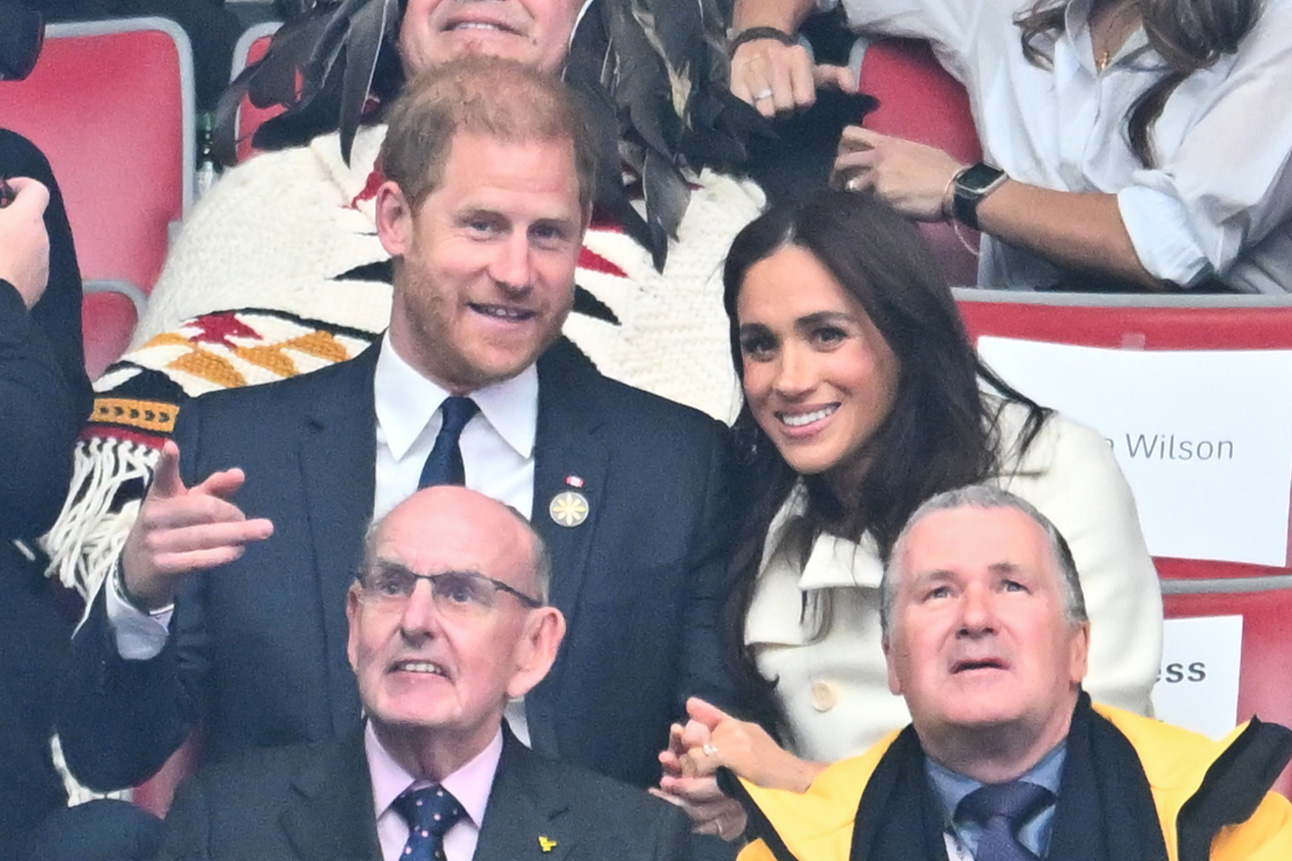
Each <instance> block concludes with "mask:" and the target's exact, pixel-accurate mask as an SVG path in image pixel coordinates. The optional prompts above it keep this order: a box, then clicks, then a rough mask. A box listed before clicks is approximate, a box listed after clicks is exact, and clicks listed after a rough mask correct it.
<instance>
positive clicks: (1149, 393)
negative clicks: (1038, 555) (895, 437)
mask: <svg viewBox="0 0 1292 861" xmlns="http://www.w3.org/2000/svg"><path fill="white" fill-rule="evenodd" d="M978 351H979V353H980V354H981V355H982V357H983V360H984V361H986V363H987V364H988V365H990V366H991V367H992V368H993V369H994V370H995V371H996V372H997V373H999V374H1000V375H1001V377H1003V378H1004V379H1005V380H1006V381H1008V382H1009V383H1010V384H1011V385H1013V386H1014V387H1015V388H1017V389H1018V390H1019V391H1021V392H1023V393H1024V394H1026V395H1028V396H1029V397H1031V398H1033V399H1034V400H1036V401H1037V402H1038V403H1040V404H1041V405H1043V406H1047V407H1053V408H1054V409H1056V410H1058V411H1059V412H1061V413H1063V414H1064V415H1066V416H1068V417H1070V418H1072V419H1075V420H1076V421H1079V422H1081V423H1082V424H1085V425H1088V426H1089V427H1092V428H1094V429H1095V430H1097V431H1099V432H1100V433H1101V434H1103V435H1104V437H1105V438H1107V440H1108V444H1109V445H1111V446H1112V448H1113V452H1114V454H1115V455H1116V457H1117V461H1118V463H1119V464H1121V468H1122V471H1123V472H1124V473H1125V474H1126V478H1127V480H1128V481H1129V482H1130V485H1131V488H1132V489H1133V490H1134V492H1135V502H1136V504H1137V505H1138V507H1139V515H1140V523H1141V524H1142V526H1143V528H1144V538H1145V540H1146V541H1147V542H1148V549H1149V552H1150V553H1152V554H1153V555H1154V556H1175V557H1180V558H1183V559H1212V560H1219V561H1226V562H1248V563H1252V564H1256V565H1270V566H1275V567H1284V566H1287V565H1288V564H1289V562H1290V560H1289V553H1288V549H1289V544H1288V517H1289V499H1290V498H1292V350H1239V351H1230V350H1196V351H1153V350H1147V351H1143V350H1114V349H1105V348H1102V347H1078V346H1072V345H1069V344H1050V343H1043V342H1039V341H1021V340H1017V339H1013V338H996V337H983V338H981V339H979V341H978Z"/></svg>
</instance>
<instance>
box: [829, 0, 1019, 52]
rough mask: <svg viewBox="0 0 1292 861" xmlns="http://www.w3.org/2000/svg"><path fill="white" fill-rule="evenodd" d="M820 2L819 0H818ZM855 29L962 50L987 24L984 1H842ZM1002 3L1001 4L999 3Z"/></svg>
mask: <svg viewBox="0 0 1292 861" xmlns="http://www.w3.org/2000/svg"><path fill="white" fill-rule="evenodd" d="M818 2H819V0H818ZM839 2H842V4H843V8H844V11H845V12H846V13H847V15H848V26H849V27H851V28H852V29H854V30H860V31H865V32H868V33H874V34H878V35H884V36H900V37H903V38H908V39H928V40H929V41H931V42H934V43H936V44H938V45H942V46H945V47H947V48H950V49H952V50H953V51H955V52H957V53H959V52H960V48H961V43H962V42H963V41H964V40H965V39H966V38H970V34H971V33H972V31H974V30H976V29H977V28H978V27H979V26H981V25H982V24H984V23H986V22H985V21H984V10H983V9H982V6H983V2H982V0H950V2H945V0H839ZM997 5H999V4H997Z"/></svg>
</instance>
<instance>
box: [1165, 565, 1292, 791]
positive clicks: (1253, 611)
mask: <svg viewBox="0 0 1292 861" xmlns="http://www.w3.org/2000/svg"><path fill="white" fill-rule="evenodd" d="M1273 584H1279V586H1280V588H1275V589H1268V590H1259V591H1228V590H1224V587H1225V584H1224V583H1223V581H1213V583H1212V584H1211V585H1213V586H1215V587H1217V588H1218V589H1221V590H1224V591H1216V592H1202V593H1188V594H1171V593H1168V594H1166V595H1164V596H1163V601H1164V603H1165V606H1166V617H1167V618H1168V619H1181V618H1190V617H1195V616H1242V617H1243V647H1242V649H1243V650H1242V658H1241V663H1240V664H1239V668H1240V669H1239V676H1238V720H1240V721H1245V720H1247V719H1248V718H1250V717H1252V716H1253V715H1256V716H1258V717H1260V718H1261V719H1262V720H1266V721H1274V722H1276V723H1281V724H1284V725H1292V684H1288V664H1289V660H1290V659H1292V625H1289V624H1288V620H1289V619H1290V618H1292V577H1289V576H1284V577H1273V578H1264V579H1263V580H1260V581H1252V582H1250V583H1248V584H1246V585H1248V586H1251V585H1273ZM1197 585H1202V584H1197ZM1275 788H1276V789H1278V790H1279V791H1280V792H1282V793H1283V794H1284V795H1292V766H1290V767H1289V768H1285V769H1284V770H1283V774H1282V775H1281V776H1280V778H1279V781H1278V783H1277V784H1276V787H1275Z"/></svg>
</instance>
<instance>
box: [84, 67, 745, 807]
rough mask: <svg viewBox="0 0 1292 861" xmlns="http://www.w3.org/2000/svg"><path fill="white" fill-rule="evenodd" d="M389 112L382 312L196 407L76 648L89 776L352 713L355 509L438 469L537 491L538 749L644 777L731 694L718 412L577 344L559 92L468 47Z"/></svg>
mask: <svg viewBox="0 0 1292 861" xmlns="http://www.w3.org/2000/svg"><path fill="white" fill-rule="evenodd" d="M387 118H388V122H389V126H390V129H389V132H388V134H387V137H386V140H385V144H384V148H383V150H382V157H381V158H382V165H383V168H384V172H385V175H386V177H387V181H386V182H385V183H384V184H383V185H382V186H381V187H380V190H379V191H378V197H377V213H378V215H377V231H378V234H379V236H380V238H381V241H382V243H383V244H384V245H385V247H386V249H387V250H388V251H389V252H390V253H391V254H392V256H393V257H394V261H395V268H394V276H395V293H394V306H393V309H392V315H391V321H390V328H389V330H388V331H387V333H386V335H385V336H384V337H383V338H382V339H381V341H380V342H379V343H378V344H374V346H373V347H372V348H370V349H369V350H368V351H367V352H365V353H364V354H362V355H361V356H359V357H358V358H356V359H354V360H353V361H350V362H344V363H341V364H337V365H333V366H330V367H328V368H325V369H323V370H321V371H318V372H316V373H313V374H307V375H304V376H301V377H297V378H293V379H290V380H286V381H283V382H281V383H275V384H270V385H265V386H258V387H252V388H246V389H240V390H236V391H229V392H218V393H212V394H210V395H208V396H203V397H200V398H198V399H196V400H195V401H193V402H191V403H188V404H186V405H185V407H184V409H183V411H182V413H181V415H180V418H179V423H178V425H177V428H176V432H175V440H176V442H177V443H178V448H176V446H175V444H174V443H168V444H167V447H166V449H165V452H164V454H163V459H162V462H161V463H160V465H159V466H158V468H157V475H156V478H155V480H154V483H153V485H152V488H151V490H150V491H149V494H148V497H147V499H146V500H145V502H144V505H143V509H142V512H141V514H140V517H139V518H138V521H137V523H136V524H135V526H134V528H133V529H132V531H131V533H130V536H129V538H128V540H127V542H126V546H125V549H124V552H123V553H122V556H121V559H120V566H119V572H118V575H117V576H116V577H115V578H114V579H113V580H112V582H110V583H108V584H107V585H106V586H105V588H104V589H103V590H102V594H100V595H99V596H98V597H97V600H96V601H95V602H94V605H93V607H92V609H91V611H90V613H89V615H88V617H87V620H86V622H85V623H84V624H83V625H82V627H81V629H80V631H79V632H78V634H77V636H76V637H75V639H74V642H73V650H74V652H75V655H74V660H73V664H74V668H73V672H72V676H71V679H70V684H69V686H68V690H67V696H65V698H64V703H63V710H62V716H61V722H60V732H61V736H62V740H63V749H64V752H65V754H66V756H67V759H68V762H69V764H70V765H71V766H72V768H73V770H74V771H75V772H76V773H77V774H78V775H79V776H80V777H81V778H82V779H83V780H84V781H86V782H87V783H89V784H90V785H92V786H95V787H103V788H107V787H117V786H123V785H129V784H132V783H136V782H138V781H140V780H142V779H144V778H146V777H148V776H149V775H150V774H152V773H153V772H154V771H155V770H156V769H157V768H158V767H159V766H160V765H161V764H162V763H163V761H164V760H165V759H166V757H167V756H168V755H169V754H170V753H171V752H172V751H173V750H175V749H176V748H177V747H178V746H179V745H180V744H181V743H182V742H183V740H184V738H185V737H186V736H187V735H188V733H189V730H190V728H191V727H192V726H193V725H194V724H195V722H196V721H197V719H198V718H199V717H201V719H202V722H203V748H202V750H203V758H204V759H205V760H207V761H212V760H224V759H228V758H229V757H231V756H232V755H234V754H237V753H239V752H241V751H244V750H246V749H247V748H251V747H266V746H272V745H278V744H285V743H292V742H302V741H320V740H326V739H331V738H335V737H338V736H344V735H346V734H348V733H351V732H353V731H354V730H356V729H357V728H358V727H359V726H360V721H361V710H360V700H359V696H358V690H357V688H356V685H355V682H354V677H353V675H352V673H351V670H350V666H349V664H348V662H347V660H346V642H347V626H346V619H345V616H344V614H343V612H342V608H343V607H344V606H345V596H346V593H347V590H348V588H349V586H350V583H351V582H352V580H353V576H354V572H355V571H356V570H357V568H358V565H359V561H360V551H361V545H362V539H363V534H364V528H365V525H366V524H367V523H368V522H369V521H370V520H371V519H372V518H373V517H374V516H376V517H381V516H382V515H384V514H385V513H386V512H387V511H389V510H390V509H391V508H393V507H394V506H395V505H396V504H397V503H398V502H400V501H401V500H403V499H405V498H407V497H408V496H409V495H410V494H412V493H413V492H414V491H415V490H416V489H417V488H418V486H419V485H420V484H424V483H427V482H428V481H429V482H431V483H433V482H437V481H453V480H455V479H457V480H464V482H465V484H466V486H467V487H468V488H471V489H474V490H477V491H480V492H482V493H484V494H486V495H488V496H491V497H493V498H495V499H498V500H501V501H503V502H505V503H507V504H509V505H511V506H512V507H514V508H516V509H517V510H519V511H523V512H528V513H532V519H533V522H534V524H535V526H536V528H537V529H538V531H539V532H540V533H541V534H542V535H543V538H544V539H545V541H546V542H547V544H548V547H549V549H550V551H551V554H552V557H553V560H554V571H555V573H554V576H553V580H552V590H551V602H552V604H553V605H554V606H555V607H557V608H558V609H559V610H560V611H561V612H562V613H563V614H564V616H565V618H566V619H567V621H568V628H569V630H568V634H567V636H566V637H565V641H564V645H563V646H562V648H561V651H560V654H559V656H558V657H557V659H556V662H555V665H554V667H553V669H552V671H551V672H550V673H549V674H548V675H547V677H546V678H545V679H544V680H543V681H542V682H541V683H540V684H538V685H537V686H536V687H535V688H534V689H533V690H532V691H530V692H528V693H527V694H526V695H525V696H524V698H523V700H518V701H516V702H514V703H512V704H511V705H510V706H509V709H508V718H509V721H510V723H511V725H512V727H513V728H514V729H515V730H516V734H517V735H518V736H520V738H521V739H522V740H523V741H525V742H526V743H528V744H529V745H530V746H531V747H532V748H533V749H534V750H535V751H537V752H539V753H542V754H545V755H548V756H551V757H554V758H560V759H564V760H568V761H572V762H574V763H576V764H579V765H583V766H586V767H588V768H590V769H592V770H594V771H598V772H601V773H602V774H606V775H609V776H611V777H616V778H619V779H621V780H625V781H628V782H630V783H635V784H637V785H639V786H647V785H650V784H653V783H655V782H656V781H657V780H658V777H659V766H658V762H657V759H656V752H657V751H658V750H660V749H662V748H663V747H664V746H665V745H666V743H667V740H668V727H669V722H670V720H672V719H674V718H676V717H679V716H681V715H682V714H683V713H684V712H683V704H684V702H685V697H686V696H687V695H689V694H699V695H702V696H705V697H707V698H714V699H717V700H718V701H719V702H724V703H727V704H728V705H731V699H732V696H731V693H730V691H731V686H730V684H729V680H728V679H727V678H726V677H725V675H724V673H723V671H722V669H721V661H720V657H719V635H718V631H717V627H718V626H717V615H718V609H717V608H718V604H719V599H720V596H721V594H722V592H723V583H722V572H723V570H724V568H725V562H726V554H727V552H728V544H729V541H728V539H729V528H730V526H729V524H730V523H731V522H732V520H733V518H732V517H731V516H730V513H729V511H728V503H729V497H730V486H729V478H730V473H729V467H728V448H727V435H726V430H725V428H724V427H723V426H722V425H721V424H720V423H718V422H716V421H713V420H712V419H709V418H707V417H706V416H704V415H702V414H701V413H699V412H697V411H695V410H692V409H688V408H684V407H681V406H679V405H676V404H673V403H671V402H668V401H665V400H663V399H661V398H658V397H654V396H652V395H649V394H646V393H644V392H641V391H638V390H636V389H632V388H629V387H627V386H624V385H622V384H619V383H616V382H614V381H611V380H609V379H607V378H606V377H604V376H602V375H601V374H600V373H598V372H597V371H596V369H595V368H594V367H593V366H592V365H591V363H590V362H588V361H587V359H586V358H585V357H583V356H582V355H581V354H580V353H579V352H578V351H577V350H576V349H574V348H573V346H572V345H571V344H569V342H567V341H565V340H563V339H561V338H560V330H561V325H562V323H563V321H564V320H565V318H566V315H567V314H568V313H569V311H570V308H571V305H572V303H573V296H574V284H573V279H574V270H575V263H576V261H577V259H578V256H579V248H580V240H581V237H582V235H583V232H584V230H585V228H586V227H587V224H588V221H589V218H590V215H591V201H592V195H593V186H594V177H595V171H596V167H595V157H594V153H595V146H594V142H593V141H591V140H590V139H589V138H590V135H589V134H588V132H587V131H586V126H585V124H584V123H583V122H582V121H581V120H580V115H579V112H578V110H577V109H576V107H575V106H574V104H573V103H572V102H571V100H570V97H569V95H568V93H567V92H566V90H565V88H564V86H563V85H562V84H561V83H560V82H559V81H557V80H555V79H552V78H549V77H547V76H545V75H544V74H542V73H538V72H534V71H532V70H528V69H525V68H523V67H521V66H518V65H516V64H513V63H510V62H507V61H501V60H491V59H488V58H484V57H469V58H467V59H465V60H462V61H457V62H455V63H452V64H448V65H446V66H442V67H438V68H436V69H433V70H431V71H430V72H429V73H428V74H427V75H426V76H425V77H423V78H421V79H419V80H418V81H416V82H414V83H413V84H411V85H410V87H409V89H408V91H406V93H405V95H404V96H403V97H402V99H401V101H400V102H399V103H398V105H397V106H395V107H393V108H392V110H391V111H390V113H389V114H388V117H387ZM465 399H469V402H465V403H464V401H465ZM450 413H451V414H452V415H450ZM428 461H430V462H431V463H428ZM432 474H434V475H432ZM428 476H430V477H429V478H428ZM235 494H236V495H235Z"/></svg>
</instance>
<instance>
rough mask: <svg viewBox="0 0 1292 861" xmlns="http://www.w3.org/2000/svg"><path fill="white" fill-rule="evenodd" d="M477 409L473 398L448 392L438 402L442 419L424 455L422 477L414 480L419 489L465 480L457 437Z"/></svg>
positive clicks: (460, 434)
mask: <svg viewBox="0 0 1292 861" xmlns="http://www.w3.org/2000/svg"><path fill="white" fill-rule="evenodd" d="M477 409H479V407H477V406H476V402H475V401H473V400H471V399H470V398H461V397H458V396H457V395H450V396H449V397H447V398H445V399H444V403H443V404H441V405H440V414H441V415H442V416H443V417H444V421H443V423H442V424H441V425H440V432H439V434H438V435H437V436H436V437H435V446H434V447H433V448H432V449H431V453H430V454H429V455H427V456H426V464H425V465H424V466H423V467H422V477H421V478H420V479H419V480H418V482H417V486H418V488H419V489H420V488H423V487H432V486H433V485H437V484H456V485H459V486H460V485H462V484H465V483H466V470H465V469H464V468H463V466H462V449H460V448H459V447H458V439H459V438H460V437H461V436H462V429H463V428H464V427H466V426H467V422H469V421H471V417H472V416H473V415H475V414H476V410H477Z"/></svg>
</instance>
